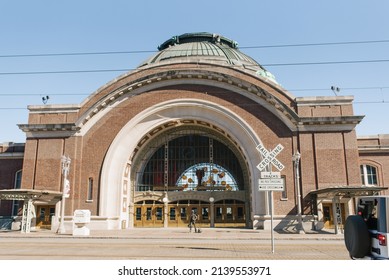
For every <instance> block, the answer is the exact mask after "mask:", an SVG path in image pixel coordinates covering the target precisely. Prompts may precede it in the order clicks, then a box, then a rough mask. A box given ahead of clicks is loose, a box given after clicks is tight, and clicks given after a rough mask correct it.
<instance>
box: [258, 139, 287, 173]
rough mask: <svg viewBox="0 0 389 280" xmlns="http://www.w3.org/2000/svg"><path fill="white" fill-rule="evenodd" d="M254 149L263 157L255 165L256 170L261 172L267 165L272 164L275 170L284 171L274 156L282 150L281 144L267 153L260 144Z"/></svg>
mask: <svg viewBox="0 0 389 280" xmlns="http://www.w3.org/2000/svg"><path fill="white" fill-rule="evenodd" d="M256 149H257V150H258V151H259V153H260V154H261V155H262V157H264V158H263V159H262V161H261V162H260V163H259V164H258V165H257V168H258V169H259V170H260V171H262V170H264V169H265V168H266V167H267V166H268V165H269V164H273V166H274V167H275V168H277V169H278V170H279V171H282V169H284V167H285V166H284V165H283V164H282V163H281V162H280V161H279V160H277V159H276V156H277V155H278V154H279V153H280V152H281V151H282V150H283V149H284V146H282V145H281V144H278V145H277V146H276V147H275V148H274V150H272V151H270V152H269V151H268V150H266V149H265V147H264V146H262V144H259V145H258V146H257V147H256Z"/></svg>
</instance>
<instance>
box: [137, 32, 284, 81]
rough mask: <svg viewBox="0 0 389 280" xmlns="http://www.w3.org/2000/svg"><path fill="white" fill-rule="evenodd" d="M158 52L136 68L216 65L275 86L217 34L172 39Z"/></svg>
mask: <svg viewBox="0 0 389 280" xmlns="http://www.w3.org/2000/svg"><path fill="white" fill-rule="evenodd" d="M158 50H159V52H158V53H156V54H155V55H154V56H152V57H150V58H149V59H148V60H146V61H145V62H144V63H142V64H141V65H140V66H139V67H145V66H152V65H155V64H164V63H171V62H196V63H201V62H205V63H216V64H222V65H223V64H224V65H231V66H237V67H243V68H244V69H245V70H248V71H252V72H254V74H255V75H257V76H261V77H264V78H266V79H269V80H271V81H272V82H274V83H277V81H276V79H275V77H274V75H273V74H271V73H270V72H269V71H267V70H266V69H265V68H263V67H262V66H261V65H260V64H259V63H258V62H256V61H255V60H254V59H252V58H251V57H249V56H248V55H246V54H244V53H242V52H241V51H240V50H239V49H238V43H237V42H236V41H233V40H230V39H228V38H225V37H223V36H220V35H218V34H211V33H206V32H202V33H186V34H183V35H180V36H174V37H172V38H171V39H169V40H167V41H165V42H164V43H162V44H161V45H160V46H159V47H158ZM277 84H278V83H277Z"/></svg>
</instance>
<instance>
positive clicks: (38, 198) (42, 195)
mask: <svg viewBox="0 0 389 280" xmlns="http://www.w3.org/2000/svg"><path fill="white" fill-rule="evenodd" d="M29 199H31V200H32V201H34V202H41V203H54V204H55V203H57V202H58V201H60V200H61V199H62V192H55V191H46V190H29V189H7V190H0V200H29Z"/></svg>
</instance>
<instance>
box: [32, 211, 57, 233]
mask: <svg viewBox="0 0 389 280" xmlns="http://www.w3.org/2000/svg"><path fill="white" fill-rule="evenodd" d="M54 214H55V206H52V205H45V206H42V205H40V206H38V211H37V217H36V227H37V228H42V229H51V217H52V216H54Z"/></svg>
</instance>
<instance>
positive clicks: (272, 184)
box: [258, 178, 285, 191]
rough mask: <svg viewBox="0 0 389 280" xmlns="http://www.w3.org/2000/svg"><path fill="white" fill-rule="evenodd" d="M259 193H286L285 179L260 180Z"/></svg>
mask: <svg viewBox="0 0 389 280" xmlns="http://www.w3.org/2000/svg"><path fill="white" fill-rule="evenodd" d="M258 190H259V191H284V190H285V179H284V178H276V179H259V180H258Z"/></svg>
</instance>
